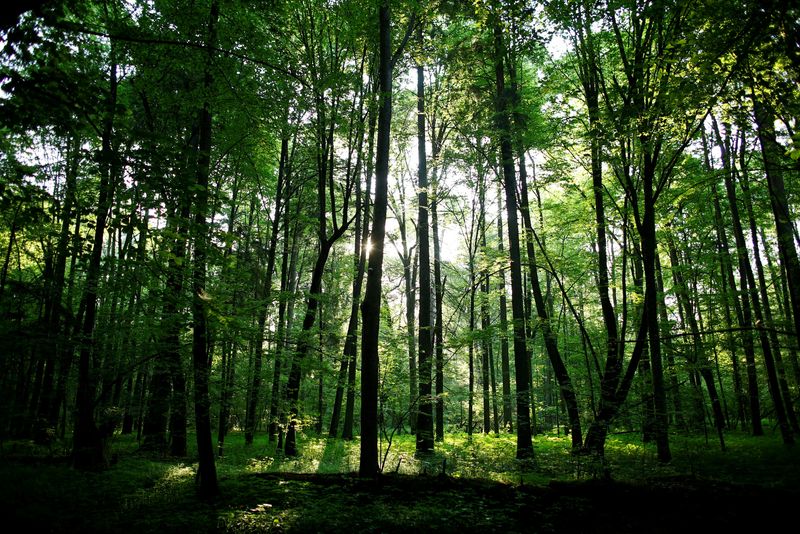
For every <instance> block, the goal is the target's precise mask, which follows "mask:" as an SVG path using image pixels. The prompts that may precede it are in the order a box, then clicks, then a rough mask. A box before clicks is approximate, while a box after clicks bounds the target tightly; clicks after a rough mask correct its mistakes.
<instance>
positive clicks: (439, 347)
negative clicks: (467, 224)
mask: <svg viewBox="0 0 800 534" xmlns="http://www.w3.org/2000/svg"><path fill="white" fill-rule="evenodd" d="M437 156H438V154H434V160H436V157H437ZM434 187H435V194H434V198H433V201H432V202H431V230H432V231H433V280H434V282H433V283H434V287H435V288H436V317H435V320H434V326H433V335H434V350H435V365H436V372H435V374H436V386H435V387H436V391H435V392H436V423H435V426H436V428H435V430H436V432H435V435H436V441H444V336H443V333H444V331H443V330H444V326H443V322H444V311H443V309H442V307H443V305H444V280H443V279H442V256H441V246H440V242H439V213H438V202H439V188H438V183H434Z"/></svg>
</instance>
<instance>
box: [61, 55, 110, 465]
mask: <svg viewBox="0 0 800 534" xmlns="http://www.w3.org/2000/svg"><path fill="white" fill-rule="evenodd" d="M110 54H111V70H110V72H111V74H110V80H109V93H108V101H107V103H106V104H107V108H106V111H105V118H104V124H103V135H102V152H101V162H102V166H101V173H100V195H99V199H98V204H97V212H96V220H95V228H94V239H93V241H92V254H91V257H90V259H89V265H88V270H87V273H86V282H85V284H86V285H85V290H84V294H83V303H84V304H83V307H84V310H85V311H84V315H83V328H82V331H81V333H82V342H81V348H80V356H79V359H78V394H77V399H76V404H77V406H76V410H77V414H76V418H75V429H74V433H73V445H72V447H73V448H72V462H73V465H74V466H75V467H76V468H78V469H98V468H105V467H107V466H108V461H109V459H108V457H107V451H106V447H105V439H106V437H107V436H103V435H102V433H101V431H100V429H98V427H97V423H96V422H95V416H94V407H95V406H94V402H95V401H94V396H95V391H96V383H95V380H96V379H95V376H93V373H92V359H93V356H94V355H93V349H94V344H95V338H94V334H95V320H96V315H97V297H98V284H99V281H100V263H101V256H102V252H103V236H104V234H105V230H106V222H107V220H108V214H109V210H110V208H111V204H112V200H113V196H114V185H115V182H116V178H117V177H116V166H117V163H116V161H115V158H116V154H114V150H113V145H112V135H113V132H114V115H115V110H116V105H117V63H116V51H115V46H114V41H113V40H112V41H111V52H110Z"/></svg>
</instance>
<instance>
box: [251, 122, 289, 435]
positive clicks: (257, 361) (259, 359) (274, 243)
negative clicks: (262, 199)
mask: <svg viewBox="0 0 800 534" xmlns="http://www.w3.org/2000/svg"><path fill="white" fill-rule="evenodd" d="M287 115H288V113H287ZM288 157H289V137H288V135H286V134H284V135H283V137H282V139H281V153H280V157H279V161H278V184H277V187H276V190H275V212H274V214H273V216H272V225H271V227H270V236H269V246H268V248H267V267H266V271H265V273H264V284H263V286H262V289H261V291H260V292H259V298H260V299H261V306H259V315H258V331H257V333H256V344H255V354H254V358H253V377H252V381H251V382H250V390H249V391H248V394H247V409H246V411H245V421H244V443H245V445H252V443H253V436H254V435H255V429H256V422H257V421H256V414H257V413H258V407H259V400H260V396H261V368H262V365H263V360H264V328H265V326H266V321H267V313H268V312H269V306H270V303H271V302H270V301H271V298H272V276H273V274H274V272H275V252H276V250H277V247H278V234H279V233H280V224H281V220H282V214H281V211H282V203H283V196H284V193H283V189H284V183H285V181H286V167H287V159H288Z"/></svg>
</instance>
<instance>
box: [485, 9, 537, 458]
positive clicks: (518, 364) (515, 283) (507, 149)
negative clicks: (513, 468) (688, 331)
mask: <svg viewBox="0 0 800 534" xmlns="http://www.w3.org/2000/svg"><path fill="white" fill-rule="evenodd" d="M504 57H505V46H504V44H503V33H502V29H501V26H500V21H499V20H495V21H494V63H495V91H496V94H495V96H496V99H497V100H496V106H497V110H496V111H497V113H496V121H497V130H498V134H499V136H500V154H501V160H502V165H503V182H504V186H505V194H506V206H507V209H506V215H507V217H508V249H509V256H510V260H511V268H510V270H511V312H512V313H511V315H512V317H513V329H514V367H515V368H516V378H517V458H519V459H523V458H530V457H532V456H533V439H532V435H531V416H530V395H531V386H530V383H531V368H530V360H529V359H528V349H527V343H526V339H525V309H524V302H523V300H524V298H525V297H524V295H523V292H522V266H521V255H520V241H519V224H518V222H517V198H516V192H517V179H516V172H515V170H514V155H513V151H512V145H511V124H510V121H509V116H508V105H509V103H508V100H509V95H508V94H507V92H506V88H505V69H504V68H503V63H504Z"/></svg>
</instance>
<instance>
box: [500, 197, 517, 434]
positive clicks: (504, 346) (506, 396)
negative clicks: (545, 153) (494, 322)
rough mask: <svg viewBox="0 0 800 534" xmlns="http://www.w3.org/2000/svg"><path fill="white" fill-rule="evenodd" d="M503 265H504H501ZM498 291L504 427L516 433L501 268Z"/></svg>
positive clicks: (501, 206) (506, 312)
mask: <svg viewBox="0 0 800 534" xmlns="http://www.w3.org/2000/svg"><path fill="white" fill-rule="evenodd" d="M497 210H498V213H501V214H502V213H503V198H502V191H501V188H500V185H498V187H497ZM503 239H504V236H503V217H502V216H498V217H497V251H498V253H499V254H500V257H501V258H503V257H504V254H505V248H504V246H503ZM501 265H502V264H501ZM498 286H499V287H498V289H499V291H500V303H499V306H500V374H501V375H502V381H503V427H504V428H505V429H506V430H507V431H508V432H513V431H514V411H513V410H514V408H513V403H512V402H511V401H512V395H511V366H510V364H509V354H508V304H507V302H506V270H505V269H504V268H503V267H500V272H499V273H498Z"/></svg>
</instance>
